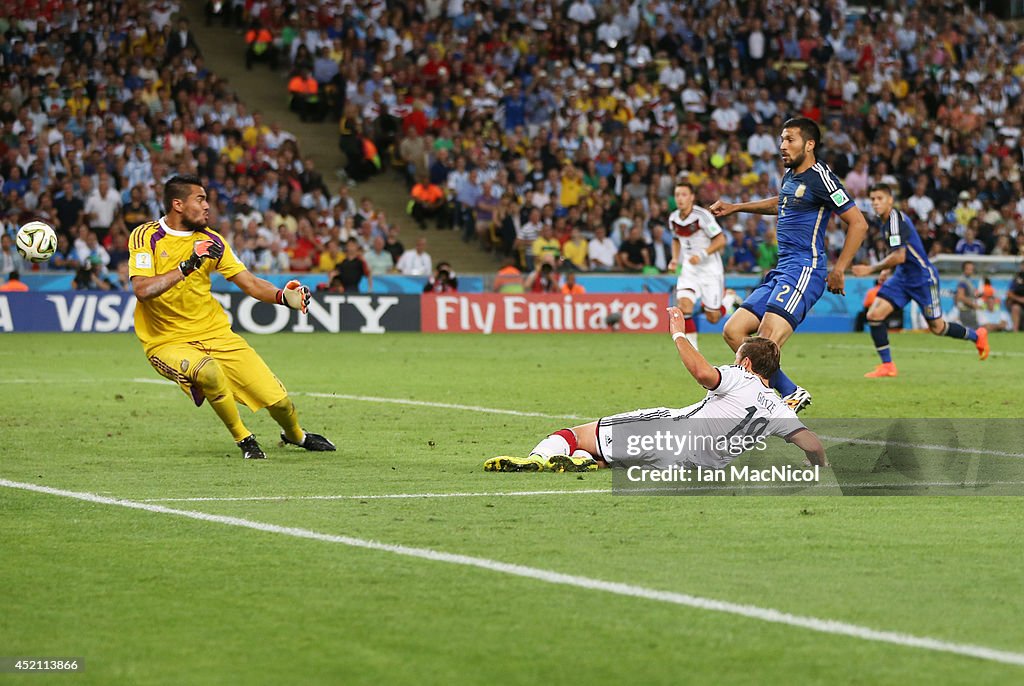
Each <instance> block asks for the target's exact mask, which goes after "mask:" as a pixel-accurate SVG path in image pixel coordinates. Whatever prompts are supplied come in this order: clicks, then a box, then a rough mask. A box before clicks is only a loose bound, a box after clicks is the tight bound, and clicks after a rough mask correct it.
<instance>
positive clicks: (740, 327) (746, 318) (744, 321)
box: [722, 308, 761, 352]
mask: <svg viewBox="0 0 1024 686" xmlns="http://www.w3.org/2000/svg"><path fill="white" fill-rule="evenodd" d="M759 326H761V320H760V319H758V318H757V316H756V315H755V314H754V313H753V312H751V311H750V310H745V309H743V308H740V309H738V310H736V312H734V313H733V315H732V316H731V317H729V321H727V322H726V323H725V328H724V329H723V330H722V338H724V339H725V342H726V343H727V344H728V346H729V347H730V348H731V349H732V351H733V352H736V351H737V350H739V349H740V346H741V345H743V339H744V338H746V337H747V336H750V335H752V334H753V333H754V332H755V331H757V329H758V327H759Z"/></svg>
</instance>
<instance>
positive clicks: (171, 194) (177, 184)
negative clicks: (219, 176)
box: [164, 174, 203, 212]
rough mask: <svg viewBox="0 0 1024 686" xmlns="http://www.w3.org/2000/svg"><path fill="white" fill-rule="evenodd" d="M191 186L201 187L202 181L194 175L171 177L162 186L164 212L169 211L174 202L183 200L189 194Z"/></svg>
mask: <svg viewBox="0 0 1024 686" xmlns="http://www.w3.org/2000/svg"><path fill="white" fill-rule="evenodd" d="M192 186H199V187H200V188H202V187H203V180H202V179H200V178H199V177H198V176H196V175H195V174H182V175H180V176H173V177H171V178H170V179H168V180H167V183H165V184H164V210H165V211H167V212H170V211H171V204H172V203H173V202H174V201H175V200H184V199H185V198H187V197H188V194H189V193H190V192H191V189H192Z"/></svg>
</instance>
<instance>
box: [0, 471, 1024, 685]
mask: <svg viewBox="0 0 1024 686" xmlns="http://www.w3.org/2000/svg"><path fill="white" fill-rule="evenodd" d="M0 486H3V487H5V488H16V489H20V490H23V491H33V492H36V493H45V494H47V495H54V496H60V497H63V498H73V499H75V500H83V501H85V502H90V503H96V504H100V505H116V506H118V507H126V508H130V509H134V510H144V511H146V512H153V513H156V514H166V515H174V516H177V517H187V518H189V519H195V520H199V521H204V522H212V523H216V524H224V525H226V526H235V527H241V528H245V529H252V530H255V531H262V532H265V533H272V534H280V535H282V536H291V537H293V538H304V539H309V540H314V541H323V542H325V543H338V544H341V545H347V546H351V547H353V548H362V549H365V550H375V551H379V552H385V553H391V554H393V555H401V556H404V557H412V558H417V559H421V560H429V561H431V562H444V563H447V564H454V565H461V566H464V567H476V568H477V569H484V570H487V571H490V572H497V573H499V574H508V575H511V576H517V577H520V578H524V579H533V580H535V581H542V582H544V583H548V584H557V585H561V586H572V587H575V588H582V589H586V590H591V591H603V592H605V593H612V594H615V595H620V596H626V597H631V598H642V599H645V600H652V601H656V602H661V603H669V604H672V605H681V606H684V607H690V608H694V609H698V610H707V611H709V612H722V613H725V614H730V615H736V616H739V617H745V618H747V619H756V620H759V621H762V622H770V623H773V624H781V625H785V626H792V627H798V628H801V629H807V630H809V631H815V632H818V633H823V634H833V635H837V636H847V637H850V638H857V639H861V640H865V641H875V642H878V643H888V644H891V645H897V646H902V647H907V648H920V649H922V650H930V651H934V652H938V653H949V654H954V655H963V656H966V657H973V658H977V659H979V660H989V661H991V662H1000V663H1003V664H1008V665H1016V666H1020V667H1024V653H1015V652H1011V651H1008V650H1000V649H997V648H991V647H988V646H982V645H973V644H969V643H952V642H950V641H944V640H942V639H938V638H932V637H930V636H916V635H913V634H905V633H901V632H896V631H884V630H880V629H872V628H870V627H866V626H861V625H858V624H851V623H848V622H842V621H838V620H834V619H821V618H818V617H810V616H804V615H794V614H790V613H788V612H783V611H781V610H775V609H772V608H767V607H759V606H757V605H742V604H739V603H731V602H728V601H724V600H715V599H713V598H703V597H700V596H693V595H688V594H685V593H675V592H672V591H661V590H657V589H652V588H645V587H643V586H634V585H632V584H624V583H617V582H613V581H604V580H601V579H594V578H590V577H585V576H577V575H574V574H563V573H561V572H555V571H551V570H547V569H540V568H537V567H528V566H526V565H519V564H512V563H508V562H501V561H498V560H490V559H487V558H483V557H472V556H470V555H459V554H456V553H446V552H443V551H440V550H432V549H430V548H413V547H410V546H404V545H396V544H391V543H381V542H379V541H371V540H367V539H363V538H355V537H352V536H339V535H334V534H325V533H321V532H318V531H312V530H310V529H301V528H298V527H286V526H279V525H277V524H269V523H265V522H257V521H253V520H251V519H242V518H241V517H227V516H224V515H215V514H209V513H206V512H196V511H194V510H178V509H175V508H170V507H165V506H163V505H154V504H151V503H140V502H136V501H132V500H119V499H116V498H108V497H106V496H102V495H97V494H95V493H84V492H78V491H67V490H64V489H60V488H51V487H49V486H40V485H37V484H30V483H21V482H18V481H8V480H7V479H0Z"/></svg>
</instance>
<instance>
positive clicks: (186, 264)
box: [132, 241, 224, 301]
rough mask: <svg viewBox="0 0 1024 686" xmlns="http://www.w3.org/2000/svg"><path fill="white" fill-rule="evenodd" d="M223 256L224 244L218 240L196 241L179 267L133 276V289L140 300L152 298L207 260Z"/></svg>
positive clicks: (164, 291) (183, 278)
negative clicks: (147, 274) (167, 270)
mask: <svg viewBox="0 0 1024 686" xmlns="http://www.w3.org/2000/svg"><path fill="white" fill-rule="evenodd" d="M223 256H224V246H223V245H221V244H219V243H217V242H216V241H196V243H195V245H194V246H192V255H190V256H189V258H188V259H187V260H185V261H183V262H182V263H181V264H179V265H178V268H177V269H172V270H171V271H169V272H164V273H163V274H154V275H153V276H133V277H132V290H133V291H134V292H135V297H136V298H138V299H139V300H142V301H145V300H152V299H153V298H157V297H160V296H161V295H163V294H164V293H166V292H167V291H169V290H171V288H172V287H174V286H175V285H176V284H178V283H180V282H182V281H184V280H185V279H187V278H188V277H189V275H191V274H192V273H193V272H195V271H196V270H198V269H199V268H200V267H201V266H202V265H203V262H204V261H205V260H214V261H217V260H220V258H221V257H223ZM151 259H152V258H151Z"/></svg>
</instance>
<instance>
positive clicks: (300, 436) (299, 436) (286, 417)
mask: <svg viewBox="0 0 1024 686" xmlns="http://www.w3.org/2000/svg"><path fill="white" fill-rule="evenodd" d="M267 412H269V413H270V416H271V417H273V418H274V421H275V422H277V423H278V424H280V425H281V428H282V429H284V435H285V438H287V439H288V440H289V441H291V442H292V443H294V444H296V445H302V442H303V441H304V440H306V432H305V431H303V430H302V427H301V426H299V413H298V412H296V411H295V403H293V402H292V400H291V398H289V397H288V396H285V398H284V400H279V401H278V402H276V403H274V404H273V405H270V406H268V407H267Z"/></svg>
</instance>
